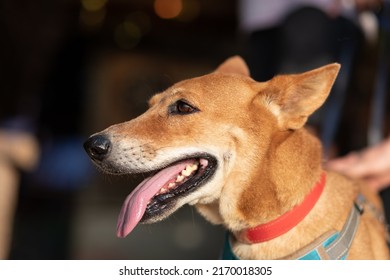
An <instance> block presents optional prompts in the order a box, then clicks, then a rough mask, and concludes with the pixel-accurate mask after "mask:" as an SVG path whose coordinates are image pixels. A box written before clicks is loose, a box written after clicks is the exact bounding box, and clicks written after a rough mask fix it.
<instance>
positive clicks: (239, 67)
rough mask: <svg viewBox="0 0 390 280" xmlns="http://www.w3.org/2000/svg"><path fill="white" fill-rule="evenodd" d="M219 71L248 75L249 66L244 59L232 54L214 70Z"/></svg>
mask: <svg viewBox="0 0 390 280" xmlns="http://www.w3.org/2000/svg"><path fill="white" fill-rule="evenodd" d="M215 71H216V72H220V73H231V74H240V75H244V76H249V75H250V74H249V68H248V66H247V65H246V63H245V61H244V60H243V59H242V58H241V57H240V56H238V55H237V56H232V57H230V58H228V59H227V60H225V62H223V63H222V64H221V65H219V66H218V68H217V69H216V70H215Z"/></svg>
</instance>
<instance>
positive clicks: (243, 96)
mask: <svg viewBox="0 0 390 280" xmlns="http://www.w3.org/2000/svg"><path fill="white" fill-rule="evenodd" d="M339 67H340V66H339V65H338V64H330V65H327V66H324V67H322V68H319V69H316V70H313V71H309V72H306V73H303V74H297V75H283V76H277V77H275V78H273V79H272V80H270V81H268V82H262V83H259V82H256V81H254V80H252V79H251V78H250V77H249V71H248V68H247V66H246V65H245V62H243V60H242V59H241V58H239V57H233V58H231V59H229V60H227V61H226V62H225V63H223V64H222V65H221V66H220V67H218V69H217V70H216V71H215V72H213V73H211V74H208V75H205V76H202V77H198V78H194V79H189V80H185V81H182V82H179V83H177V84H175V85H173V86H172V87H171V88H169V89H167V90H166V91H164V92H162V93H160V94H157V95H155V96H154V97H152V99H151V100H150V102H149V104H150V109H149V110H148V111H147V112H146V113H144V114H143V115H141V116H139V117H138V118H136V119H134V120H132V121H129V122H126V123H122V124H118V125H114V126H111V127H109V128H108V129H106V130H105V131H103V132H102V134H104V135H108V136H109V137H110V139H111V141H112V144H113V150H112V152H111V155H110V162H111V164H114V165H115V168H116V169H117V170H119V171H120V173H133V172H145V171H148V170H155V169H157V168H161V166H164V165H167V164H169V163H172V162H174V161H175V160H177V159H178V158H180V157H181V156H182V155H185V154H191V153H192V152H194V151H202V152H206V153H209V154H211V155H213V156H215V157H216V158H217V160H218V169H217V171H216V173H215V174H214V176H213V178H212V179H211V180H210V181H208V182H207V183H206V184H204V185H203V186H200V187H199V188H198V189H196V190H195V191H194V192H192V193H191V194H190V195H188V196H186V197H184V198H183V199H181V200H180V201H179V202H178V203H177V205H176V206H175V208H174V209H172V211H171V212H169V213H168V214H167V215H165V216H164V217H159V218H158V220H159V219H162V218H165V217H166V216H168V215H169V214H170V213H172V212H173V211H175V210H176V209H178V208H179V207H180V206H182V205H183V204H191V205H194V206H195V207H196V208H197V209H198V210H199V212H200V213H201V214H202V215H203V216H204V217H205V218H206V219H207V220H209V221H210V222H212V223H215V224H223V225H224V226H225V227H226V228H227V229H229V230H230V231H232V232H233V233H238V232H240V231H241V230H243V229H246V228H249V227H253V226H256V225H258V224H262V223H266V222H268V221H270V220H272V219H275V218H277V217H278V216H280V215H282V214H283V213H285V212H287V211H288V210H290V209H291V208H293V207H294V206H295V205H297V204H299V203H300V202H301V201H302V200H303V199H304V197H305V196H306V195H307V194H308V193H309V191H310V190H311V188H312V187H313V186H314V184H315V183H316V182H317V180H318V179H319V177H320V174H321V172H322V167H321V164H322V158H321V154H322V151H321V144H320V142H319V141H318V139H317V138H315V137H314V136H313V135H312V134H310V133H309V132H307V131H306V130H305V129H304V128H303V126H304V125H305V122H306V120H307V118H308V117H309V116H310V115H311V114H312V113H313V112H314V111H315V110H316V109H318V108H319V107H320V106H321V105H322V103H323V102H324V101H325V99H326V97H327V95H328V94H329V91H330V89H331V87H332V85H333V82H334V80H335V78H336V76H337V73H338V70H339ZM179 99H185V100H187V101H188V102H189V103H191V104H192V105H193V106H195V107H196V108H198V109H199V112H196V113H194V114H189V115H183V116H180V115H179V116H178V115H169V114H168V109H167V108H168V107H169V106H170V105H171V104H173V103H174V102H176V101H177V100H179ZM103 169H104V168H103ZM359 192H363V193H364V194H365V195H366V197H367V198H369V199H371V200H375V202H374V203H375V204H376V205H377V207H379V208H380V207H381V205H380V200H379V199H378V197H377V196H376V195H375V194H372V193H370V192H369V190H367V189H365V188H364V187H363V186H362V185H359V184H358V183H357V182H354V181H351V180H349V179H347V178H345V177H343V176H341V175H339V174H335V173H333V172H327V183H326V186H325V189H324V192H323V194H322V195H321V197H320V199H319V201H318V203H317V204H316V205H315V207H314V209H313V210H312V211H311V212H310V213H309V214H308V215H307V216H306V217H305V219H304V220H303V221H302V222H301V223H299V224H298V225H297V226H296V227H295V228H293V229H292V230H290V231H289V232H287V233H286V234H284V235H282V236H280V237H278V238H275V239H273V240H271V241H267V242H263V243H259V244H252V245H248V244H245V243H240V242H239V241H234V242H233V244H232V246H233V250H234V252H235V254H236V255H237V256H238V257H240V258H243V259H278V258H283V257H285V256H287V255H290V254H292V253H294V252H295V251H297V250H299V249H300V248H302V247H303V246H305V245H307V244H309V243H310V242H312V241H313V240H314V239H316V238H317V237H319V236H320V235H322V234H323V233H325V232H326V231H329V230H340V229H341V228H342V227H343V224H344V222H345V220H346V218H347V215H348V213H349V211H350V209H351V207H352V204H353V200H354V199H355V197H356V196H357V194H358V193H359ZM156 220H157V219H156ZM348 257H349V258H350V259H387V258H389V251H388V249H387V246H386V241H385V229H384V226H383V225H382V224H381V223H380V222H379V221H377V220H376V218H375V217H374V216H373V215H372V214H371V213H370V211H369V210H368V211H365V212H364V214H363V215H362V217H361V223H360V225H359V228H358V231H357V234H356V238H355V240H354V241H353V246H352V248H351V251H350V254H349V256H348Z"/></svg>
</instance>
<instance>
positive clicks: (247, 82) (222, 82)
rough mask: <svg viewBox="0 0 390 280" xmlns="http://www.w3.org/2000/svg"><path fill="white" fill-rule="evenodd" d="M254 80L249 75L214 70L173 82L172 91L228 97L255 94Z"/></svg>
mask: <svg viewBox="0 0 390 280" xmlns="http://www.w3.org/2000/svg"><path fill="white" fill-rule="evenodd" d="M253 83H254V81H253V80H252V79H250V78H249V77H245V76H242V75H236V74H226V73H218V72H214V73H211V74H208V75H204V76H201V77H197V78H192V79H188V80H184V81H181V82H179V83H177V84H175V85H174V86H173V87H172V89H173V91H183V92H189V93H191V94H194V95H197V96H200V97H202V98H204V97H211V98H217V97H224V98H225V97H228V96H229V95H232V96H233V97H234V98H236V97H238V96H241V97H243V98H244V97H245V96H252V95H253V94H255V92H254V90H253V87H252V84H253Z"/></svg>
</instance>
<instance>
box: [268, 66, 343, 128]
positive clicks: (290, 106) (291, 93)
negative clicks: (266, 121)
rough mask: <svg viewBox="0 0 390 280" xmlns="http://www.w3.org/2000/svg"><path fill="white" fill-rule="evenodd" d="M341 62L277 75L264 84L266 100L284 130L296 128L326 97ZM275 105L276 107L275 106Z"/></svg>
mask: <svg viewBox="0 0 390 280" xmlns="http://www.w3.org/2000/svg"><path fill="white" fill-rule="evenodd" d="M339 69H340V65H339V64H337V63H333V64H328V65H326V66H323V67H321V68H317V69H315V70H312V71H308V72H305V73H302V74H296V75H281V76H276V77H274V78H273V79H271V80H270V81H268V82H267V83H266V85H265V87H264V85H263V90H262V91H263V92H264V93H265V96H264V97H265V101H266V103H267V104H268V106H269V108H270V109H271V111H272V112H273V113H274V114H275V115H276V116H277V118H278V122H279V125H280V127H281V128H283V129H298V128H301V127H302V126H304V125H305V123H306V121H307V118H308V117H309V116H310V115H311V114H312V113H313V112H314V111H315V110H317V109H318V108H319V107H320V106H321V105H322V104H323V103H324V102H325V100H326V98H327V97H328V95H329V92H330V90H331V88H332V86H333V83H334V81H335V80H336V77H337V74H338V72H339ZM275 105H276V106H275Z"/></svg>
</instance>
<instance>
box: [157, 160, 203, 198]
mask: <svg viewBox="0 0 390 280" xmlns="http://www.w3.org/2000/svg"><path fill="white" fill-rule="evenodd" d="M198 168H199V162H196V163H194V164H191V165H187V166H186V168H185V169H184V170H183V171H181V172H180V174H179V175H178V176H177V177H176V181H175V182H171V183H169V184H168V185H167V186H165V187H162V188H161V189H160V190H159V192H158V193H157V195H159V194H164V193H167V192H168V191H170V190H171V189H174V188H175V187H177V183H181V182H183V181H184V179H185V178H187V177H189V176H190V175H191V174H192V173H194V171H196V170H198Z"/></svg>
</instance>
